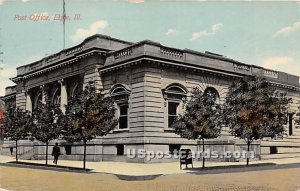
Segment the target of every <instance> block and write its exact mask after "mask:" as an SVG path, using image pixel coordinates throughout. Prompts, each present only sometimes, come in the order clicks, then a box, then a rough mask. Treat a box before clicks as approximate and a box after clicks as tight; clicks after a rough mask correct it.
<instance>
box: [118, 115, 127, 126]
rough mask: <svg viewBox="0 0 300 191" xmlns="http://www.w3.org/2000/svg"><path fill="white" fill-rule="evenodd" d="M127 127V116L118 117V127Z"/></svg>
mask: <svg viewBox="0 0 300 191" xmlns="http://www.w3.org/2000/svg"><path fill="white" fill-rule="evenodd" d="M126 128H127V116H120V118H119V129H126Z"/></svg>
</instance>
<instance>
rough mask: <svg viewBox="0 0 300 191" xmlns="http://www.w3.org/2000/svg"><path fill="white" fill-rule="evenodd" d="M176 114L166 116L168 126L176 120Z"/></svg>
mask: <svg viewBox="0 0 300 191" xmlns="http://www.w3.org/2000/svg"><path fill="white" fill-rule="evenodd" d="M176 118H177V116H171V115H169V117H168V123H169V127H171V126H172V124H173V123H174V121H175V120H176Z"/></svg>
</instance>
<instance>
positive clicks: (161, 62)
mask: <svg viewBox="0 0 300 191" xmlns="http://www.w3.org/2000/svg"><path fill="white" fill-rule="evenodd" d="M143 62H147V63H149V64H151V63H152V64H158V65H160V66H166V67H171V68H177V69H180V70H187V71H194V72H202V73H209V74H211V75H216V76H223V77H234V78H241V77H243V76H247V75H248V76H249V75H251V74H239V73H234V72H227V71H221V70H213V69H209V68H204V67H200V66H195V65H192V64H188V63H183V62H182V63H180V62H174V61H172V62H170V61H165V60H161V59H156V58H149V57H140V58H136V59H133V60H130V61H127V62H122V63H117V64H114V65H107V66H104V67H98V70H99V72H100V73H101V74H103V73H108V72H112V71H115V70H119V69H122V68H128V67H131V66H134V65H138V64H142V63H143ZM267 81H268V82H269V83H270V84H272V85H274V86H276V87H281V88H285V89H289V90H292V91H299V92H300V87H297V86H294V85H290V84H284V83H278V82H274V81H270V80H267Z"/></svg>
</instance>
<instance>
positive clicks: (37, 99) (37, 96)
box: [32, 91, 42, 109]
mask: <svg viewBox="0 0 300 191" xmlns="http://www.w3.org/2000/svg"><path fill="white" fill-rule="evenodd" d="M41 101H42V92H41V91H40V92H38V94H37V95H36V96H35V98H34V102H33V107H32V108H33V109H36V108H37V106H38V104H39V102H41Z"/></svg>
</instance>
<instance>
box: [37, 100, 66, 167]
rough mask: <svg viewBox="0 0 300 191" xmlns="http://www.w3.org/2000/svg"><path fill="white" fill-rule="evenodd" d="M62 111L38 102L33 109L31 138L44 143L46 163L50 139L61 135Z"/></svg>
mask: <svg viewBox="0 0 300 191" xmlns="http://www.w3.org/2000/svg"><path fill="white" fill-rule="evenodd" d="M62 118H63V113H62V111H61V110H60V108H59V107H57V106H50V105H47V104H44V103H42V102H40V103H39V104H38V107H37V108H36V109H35V110H34V111H33V119H34V126H33V128H32V138H35V139H36V140H38V141H41V142H43V143H46V165H48V146H49V142H50V141H51V140H54V139H57V138H58V137H59V136H60V135H61V123H62V122H61V121H62Z"/></svg>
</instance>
